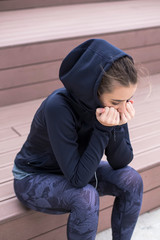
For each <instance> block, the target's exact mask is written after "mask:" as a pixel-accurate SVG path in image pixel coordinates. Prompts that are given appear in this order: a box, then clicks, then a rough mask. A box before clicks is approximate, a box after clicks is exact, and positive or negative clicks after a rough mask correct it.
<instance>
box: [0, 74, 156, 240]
mask: <svg viewBox="0 0 160 240" xmlns="http://www.w3.org/2000/svg"><path fill="white" fill-rule="evenodd" d="M159 78H160V74H158V75H154V76H151V82H152V88H153V89H152V93H151V95H150V97H149V98H148V99H145V98H146V91H143V90H144V88H142V87H139V89H138V90H137V94H136V96H135V100H134V101H135V108H136V117H135V119H133V120H132V121H131V122H130V124H129V128H130V136H131V140H132V145H133V148H134V152H135V159H134V161H133V162H132V163H131V164H130V165H131V166H133V167H134V168H135V169H136V170H137V171H139V172H140V174H141V176H142V178H143V181H144V198H143V204H142V210H141V213H143V212H146V211H148V210H151V209H153V208H156V207H158V206H160V174H159V171H160V128H159V126H160V110H159V100H160V95H159V92H160V82H159ZM41 101H42V99H41V100H35V101H30V102H27V103H20V104H17V105H11V106H6V107H2V108H1V109H0V141H1V143H0V146H1V150H0V213H1V214H0V239H2V240H8V239H11V236H12V239H13V240H14V239H15V240H22V239H38V240H39V239H47V240H49V239H52V240H53V239H58V240H64V239H65V237H64V236H65V231H66V222H67V218H68V214H64V215H59V216H55V215H47V214H42V213H37V212H34V211H31V210H28V209H25V208H24V207H23V206H22V205H21V204H20V203H19V201H18V200H17V199H16V197H15V194H14V191H13V177H12V172H11V170H12V166H13V159H14V156H15V154H16V153H17V151H18V150H19V149H20V147H21V146H22V144H23V142H24V140H25V139H26V136H27V133H28V131H29V126H30V122H31V119H32V117H33V114H34V112H35V111H36V109H37V108H38V106H39V105H40V103H41ZM113 200H114V198H113V197H110V196H106V197H103V198H101V201H100V206H101V207H100V209H101V210H100V218H99V228H98V231H102V230H104V229H106V228H108V227H110V216H111V210H112V205H113ZM19 229H20V231H19Z"/></svg>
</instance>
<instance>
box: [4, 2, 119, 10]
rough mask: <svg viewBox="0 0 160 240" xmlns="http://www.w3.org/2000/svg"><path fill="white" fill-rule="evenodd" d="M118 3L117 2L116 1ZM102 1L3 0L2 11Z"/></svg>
mask: <svg viewBox="0 0 160 240" xmlns="http://www.w3.org/2000/svg"><path fill="white" fill-rule="evenodd" d="M115 1H116V0H115ZM93 2H101V0H45V2H44V1H43V0H3V1H0V10H1V11H6V10H7V11H8V10H17V9H25V8H37V7H38V8H39V7H48V6H57V5H68V4H77V3H93Z"/></svg>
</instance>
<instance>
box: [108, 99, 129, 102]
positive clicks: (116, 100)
mask: <svg viewBox="0 0 160 240" xmlns="http://www.w3.org/2000/svg"><path fill="white" fill-rule="evenodd" d="M111 100H112V101H115V102H124V101H126V100H118V99H111Z"/></svg>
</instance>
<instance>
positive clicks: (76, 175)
mask: <svg viewBox="0 0 160 240" xmlns="http://www.w3.org/2000/svg"><path fill="white" fill-rule="evenodd" d="M45 121H46V126H47V131H48V135H49V140H50V144H51V146H52V150H53V153H54V155H55V158H56V160H57V162H58V164H59V166H60V168H61V170H62V172H63V174H64V176H65V177H66V178H67V179H68V180H69V181H70V182H71V184H72V185H73V186H75V187H83V186H85V185H86V184H88V182H89V181H90V180H91V178H92V177H93V175H94V172H95V171H96V169H97V167H98V165H99V162H100V161H101V158H102V155H103V153H104V149H105V148H106V146H107V144H108V141H109V137H110V134H111V130H112V128H110V127H104V126H102V125H101V124H100V123H99V122H98V121H97V120H96V124H95V126H94V128H93V132H92V135H91V137H90V141H89V144H88V146H86V149H85V151H84V153H83V155H82V156H80V154H79V151H78V135H77V130H76V125H75V119H74V114H73V112H72V111H71V109H70V108H69V107H68V106H67V104H65V103H63V102H61V103H60V102H58V101H57V103H56V101H55V102H54V104H53V103H52V104H51V103H49V102H48V103H47V104H46V106H45Z"/></svg>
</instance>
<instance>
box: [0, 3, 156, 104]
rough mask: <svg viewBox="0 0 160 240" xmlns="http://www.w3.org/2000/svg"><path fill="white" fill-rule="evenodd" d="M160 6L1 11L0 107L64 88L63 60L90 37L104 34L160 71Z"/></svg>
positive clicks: (102, 5) (98, 5) (105, 5)
mask: <svg viewBox="0 0 160 240" xmlns="http://www.w3.org/2000/svg"><path fill="white" fill-rule="evenodd" d="M3 2H4V1H3ZM7 2H10V1H7ZM12 2H14V1H13V0H12ZM159 9H160V2H159V1H158V0H153V1H152V2H150V1H143V0H140V1H138V0H136V1H116V2H99V3H92V4H91V3H90V4H75V5H68V6H67V5H66V6H54V7H49V8H38V9H26V10H21V11H8V12H1V14H0V22H1V23H2V24H1V25H0V36H1V38H0V106H5V105H10V104H14V103H19V102H24V101H28V100H33V99H37V98H41V97H45V96H47V95H48V94H49V93H51V91H52V90H54V89H56V88H59V87H61V86H62V84H61V82H60V81H59V79H58V78H59V76H58V71H59V67H60V64H61V61H62V59H63V58H64V57H65V56H66V54H67V53H68V52H69V51H70V50H71V49H72V48H74V47H75V46H77V45H78V44H80V43H82V42H83V41H85V40H87V39H89V38H103V39H105V40H107V41H109V42H111V43H112V44H114V45H116V46H117V47H119V48H121V49H123V50H124V51H126V52H127V53H129V54H131V55H132V56H133V57H134V59H135V63H136V65H139V64H142V65H143V66H144V67H145V68H147V69H148V71H149V72H150V74H156V73H159V72H160V68H159V64H160V58H159V52H160V10H159ZM82 13H83V14H82ZM119 14H121V15H119ZM28 16H29V17H28ZM6 96H7V97H6Z"/></svg>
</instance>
